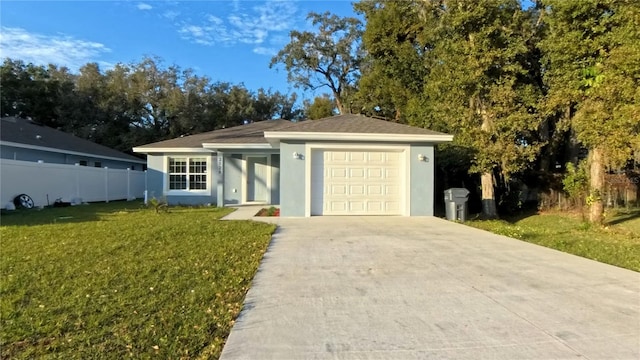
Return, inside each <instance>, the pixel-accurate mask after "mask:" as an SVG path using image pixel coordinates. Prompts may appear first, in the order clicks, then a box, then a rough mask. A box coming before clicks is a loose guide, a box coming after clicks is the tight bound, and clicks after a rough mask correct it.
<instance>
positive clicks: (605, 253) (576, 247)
mask: <svg viewBox="0 0 640 360" xmlns="http://www.w3.org/2000/svg"><path fill="white" fill-rule="evenodd" d="M631 223H633V224H634V225H632V224H631ZM466 224H469V225H471V226H473V227H477V228H480V229H484V230H488V231H491V232H494V233H496V234H500V235H505V236H509V237H513V238H516V239H520V240H524V241H527V242H531V243H534V244H538V245H542V246H546V247H549V248H552V249H556V250H560V251H564V252H567V253H570V254H574V255H578V256H582V257H586V258H589V259H593V260H596V261H600V262H604V263H607V264H611V265H615V266H620V267H623V268H627V269H630V270H635V271H640V232H638V231H630V229H635V230H638V229H640V218H639V217H637V216H636V217H631V218H630V220H627V221H625V222H621V223H619V224H616V225H609V226H608V227H606V228H600V227H594V226H592V225H591V224H589V223H586V222H583V221H581V220H579V219H577V218H574V217H572V216H571V215H569V214H541V215H533V216H529V217H526V218H524V219H521V220H517V221H515V222H508V221H505V220H491V221H471V222H467V223H466ZM634 226H635V227H634Z"/></svg>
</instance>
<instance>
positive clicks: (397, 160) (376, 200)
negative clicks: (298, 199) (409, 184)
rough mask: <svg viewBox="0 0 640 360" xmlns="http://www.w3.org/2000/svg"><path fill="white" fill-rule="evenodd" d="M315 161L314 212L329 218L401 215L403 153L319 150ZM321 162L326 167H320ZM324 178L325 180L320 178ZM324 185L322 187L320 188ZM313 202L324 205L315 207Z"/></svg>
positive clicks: (313, 181) (314, 156)
mask: <svg viewBox="0 0 640 360" xmlns="http://www.w3.org/2000/svg"><path fill="white" fill-rule="evenodd" d="M316 152H317V153H318V154H314V155H313V156H312V158H313V159H314V163H312V169H314V172H313V173H314V174H316V175H315V176H316V178H315V179H313V180H312V186H314V189H322V192H321V193H318V192H317V191H313V194H317V195H315V196H313V199H312V209H315V210H313V211H312V213H313V214H314V215H319V211H318V209H319V207H320V208H321V209H322V213H323V214H326V215H400V214H401V213H402V210H401V204H402V203H403V201H402V196H403V195H402V192H401V188H402V185H401V184H402V181H403V177H402V171H401V169H402V168H403V166H402V162H401V160H402V159H403V157H402V152H399V151H395V152H394V151H360V150H356V151H349V150H324V151H322V150H319V151H316ZM319 162H321V163H322V164H319ZM320 174H322V176H321V178H319V179H318V177H320V176H319V175H320ZM320 183H321V184H320ZM313 201H316V202H318V201H319V202H321V203H322V205H320V204H316V205H314V204H313Z"/></svg>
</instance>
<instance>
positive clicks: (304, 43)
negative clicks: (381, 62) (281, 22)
mask: <svg viewBox="0 0 640 360" xmlns="http://www.w3.org/2000/svg"><path fill="white" fill-rule="evenodd" d="M307 19H308V20H311V23H312V24H313V26H315V27H317V29H316V31H315V32H310V31H297V30H294V31H291V33H290V37H291V41H290V42H289V43H288V44H287V45H285V47H284V48H283V49H282V50H280V51H279V52H278V54H277V55H276V56H274V57H273V59H271V65H270V66H272V67H273V66H275V65H276V64H278V63H282V64H284V67H285V69H286V71H287V74H288V79H289V82H291V83H293V84H294V85H295V86H297V87H300V88H303V89H306V90H315V89H318V88H321V87H324V86H326V87H328V88H329V90H331V93H332V95H333V97H334V100H335V102H336V106H337V108H338V112H339V113H340V114H343V113H344V112H345V106H346V105H348V104H345V101H346V99H347V98H348V96H349V94H350V93H351V92H353V89H354V86H355V84H356V82H357V80H358V78H359V74H360V59H361V54H360V39H361V35H362V24H361V23H360V21H359V20H358V19H356V18H351V17H344V18H343V17H339V16H337V15H334V14H331V13H329V12H325V13H324V14H319V13H315V12H311V13H309V15H308V16H307Z"/></svg>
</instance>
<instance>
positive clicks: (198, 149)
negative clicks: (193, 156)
mask: <svg viewBox="0 0 640 360" xmlns="http://www.w3.org/2000/svg"><path fill="white" fill-rule="evenodd" d="M133 152H134V153H138V154H154V153H206V152H214V151H213V150H211V149H205V148H201V147H144V146H138V147H134V148H133Z"/></svg>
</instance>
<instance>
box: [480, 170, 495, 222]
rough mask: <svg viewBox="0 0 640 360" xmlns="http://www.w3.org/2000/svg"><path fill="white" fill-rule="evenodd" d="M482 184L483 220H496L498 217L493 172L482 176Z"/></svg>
mask: <svg viewBox="0 0 640 360" xmlns="http://www.w3.org/2000/svg"><path fill="white" fill-rule="evenodd" d="M480 181H481V184H482V218H483V219H495V218H497V217H498V210H497V209H496V196H495V192H494V187H493V183H494V181H493V172H486V173H483V174H482V175H480Z"/></svg>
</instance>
